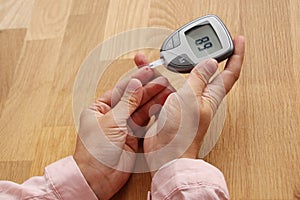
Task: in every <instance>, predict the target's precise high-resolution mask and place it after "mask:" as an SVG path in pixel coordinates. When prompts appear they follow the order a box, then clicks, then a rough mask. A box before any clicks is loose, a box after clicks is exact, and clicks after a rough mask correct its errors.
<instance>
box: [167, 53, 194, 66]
mask: <svg viewBox="0 0 300 200" xmlns="http://www.w3.org/2000/svg"><path fill="white" fill-rule="evenodd" d="M171 63H172V65H176V66H188V65H192V64H193V62H192V61H191V60H190V58H189V57H188V56H187V55H186V54H182V55H180V56H177V57H176V58H174V59H173V60H172V61H171Z"/></svg>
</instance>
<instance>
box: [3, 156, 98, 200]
mask: <svg viewBox="0 0 300 200" xmlns="http://www.w3.org/2000/svg"><path fill="white" fill-rule="evenodd" d="M0 199H10V200H11V199H37V200H38V199H53V200H55V199H60V200H62V199H63V200H68V199H72V200H77V199H78V200H79V199H91V200H94V199H95V200H96V199H97V197H96V195H95V194H94V193H93V191H92V189H91V188H90V187H89V185H88V183H87V182H86V180H85V179H84V177H83V175H82V174H81V171H80V169H79V168H78V166H77V164H76V162H75V161H74V159H73V157H72V156H70V157H67V158H64V159H61V160H59V161H57V162H55V163H52V164H51V165H49V166H47V167H46V168H45V174H44V176H37V177H32V178H30V179H28V180H27V181H25V182H24V183H23V184H16V183H13V182H9V181H0Z"/></svg>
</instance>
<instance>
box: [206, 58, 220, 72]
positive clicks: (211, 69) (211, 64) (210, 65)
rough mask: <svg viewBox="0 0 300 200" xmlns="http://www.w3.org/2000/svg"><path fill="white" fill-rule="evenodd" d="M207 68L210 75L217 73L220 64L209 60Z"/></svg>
mask: <svg viewBox="0 0 300 200" xmlns="http://www.w3.org/2000/svg"><path fill="white" fill-rule="evenodd" d="M205 66H206V68H207V69H208V71H209V72H210V73H212V74H213V73H215V72H216V71H217V69H218V62H217V61H216V60H215V59H209V60H208V61H206V63H205Z"/></svg>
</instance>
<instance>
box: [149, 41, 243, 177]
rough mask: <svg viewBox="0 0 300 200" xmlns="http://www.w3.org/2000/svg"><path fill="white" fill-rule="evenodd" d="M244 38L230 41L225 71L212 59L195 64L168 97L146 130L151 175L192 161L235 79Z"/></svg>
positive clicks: (240, 63)
mask: <svg viewBox="0 0 300 200" xmlns="http://www.w3.org/2000/svg"><path fill="white" fill-rule="evenodd" d="M244 43H245V42H244V37H243V36H238V37H237V38H235V40H234V45H235V49H234V53H233V55H232V56H231V57H230V58H229V60H228V61H227V63H226V66H225V69H224V70H223V71H222V72H220V73H219V74H218V75H217V76H216V77H215V78H213V80H210V79H211V78H212V76H213V75H214V74H215V72H216V71H217V68H218V63H217V61H215V60H213V59H209V60H206V61H204V62H202V63H199V64H198V65H197V66H196V67H195V68H194V69H193V70H192V72H191V73H190V75H189V77H188V79H187V81H186V83H185V84H184V85H183V87H182V88H181V89H179V90H178V91H177V92H176V93H172V94H171V95H169V96H168V98H167V100H166V102H165V104H164V106H163V108H162V110H161V111H160V115H159V116H158V118H157V119H156V121H155V122H154V124H153V125H152V126H151V127H150V129H149V130H148V131H147V133H146V136H145V139H144V152H145V153H146V154H145V157H146V160H147V163H148V166H149V168H150V171H152V172H153V173H152V176H153V175H154V172H155V170H157V169H158V168H159V167H161V166H162V165H163V164H165V163H167V162H168V161H171V160H173V159H176V158H179V157H186V158H196V157H197V155H198V152H199V149H200V146H201V142H202V140H203V137H204V135H205V133H206V132H207V129H208V127H209V124H210V122H211V119H212V117H213V115H214V113H215V112H216V110H217V108H218V106H219V104H220V103H221V101H222V99H223V98H224V97H225V95H226V94H227V93H228V92H229V91H230V89H231V88H232V87H233V85H234V83H235V82H236V81H237V80H238V78H239V74H240V71H241V67H242V63H243V58H244V46H245V44H244Z"/></svg>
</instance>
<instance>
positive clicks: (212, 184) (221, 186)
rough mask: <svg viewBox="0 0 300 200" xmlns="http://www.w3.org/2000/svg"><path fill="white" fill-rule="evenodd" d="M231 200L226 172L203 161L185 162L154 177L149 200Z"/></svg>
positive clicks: (173, 164) (175, 162)
mask: <svg viewBox="0 0 300 200" xmlns="http://www.w3.org/2000/svg"><path fill="white" fill-rule="evenodd" d="M150 198H152V199H173V198H175V199H176V198H179V199H199V198H200V199H229V193H228V189H227V186H226V182H225V179H224V176H223V174H222V172H221V171H220V170H219V169H217V168H216V167H214V166H212V165H210V164H209V163H207V162H205V161H203V160H196V159H187V158H181V159H177V160H173V161H171V162H169V163H167V164H165V165H164V166H162V167H161V168H160V169H159V170H158V171H157V172H156V174H155V175H154V177H153V179H152V185H151V197H149V195H148V199H150Z"/></svg>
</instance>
